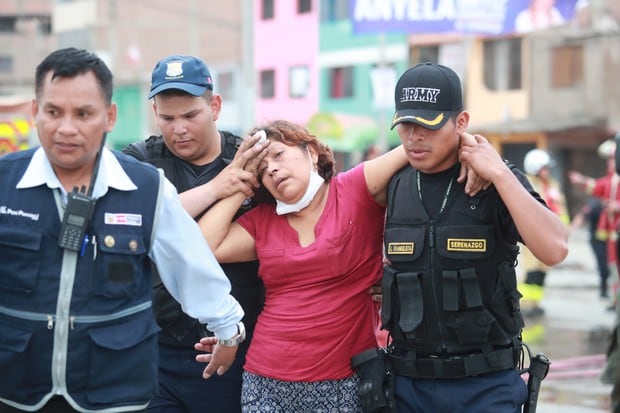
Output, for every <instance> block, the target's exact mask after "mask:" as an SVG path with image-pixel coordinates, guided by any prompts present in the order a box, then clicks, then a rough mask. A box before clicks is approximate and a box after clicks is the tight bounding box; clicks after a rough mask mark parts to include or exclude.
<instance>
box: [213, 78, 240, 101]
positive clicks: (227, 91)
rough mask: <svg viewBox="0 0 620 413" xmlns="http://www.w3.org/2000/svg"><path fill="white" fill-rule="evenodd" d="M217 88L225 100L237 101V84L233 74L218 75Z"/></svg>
mask: <svg viewBox="0 0 620 413" xmlns="http://www.w3.org/2000/svg"><path fill="white" fill-rule="evenodd" d="M215 86H216V88H217V90H218V93H219V94H220V95H222V98H224V100H235V98H236V96H235V83H234V76H233V73H232V72H221V73H218V74H217V80H216V82H215Z"/></svg>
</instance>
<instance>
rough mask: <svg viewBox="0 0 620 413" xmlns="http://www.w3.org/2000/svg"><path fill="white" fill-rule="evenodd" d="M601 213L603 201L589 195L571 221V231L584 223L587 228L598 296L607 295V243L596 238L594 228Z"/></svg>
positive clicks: (603, 296) (604, 296)
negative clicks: (597, 279) (597, 276)
mask: <svg viewBox="0 0 620 413" xmlns="http://www.w3.org/2000/svg"><path fill="white" fill-rule="evenodd" d="M602 213H603V203H602V202H601V200H600V199H598V198H595V197H591V198H590V199H589V200H588V202H586V203H585V204H584V205H583V206H582V207H581V209H580V210H579V212H578V213H577V214H576V215H575V216H574V217H573V220H572V221H571V231H575V230H576V229H577V228H579V227H581V226H582V225H583V224H584V223H585V224H586V227H587V230H588V239H589V241H590V246H591V247H592V252H593V254H594V258H595V260H596V268H597V270H598V274H599V296H600V297H601V298H608V297H609V285H608V280H609V265H608V260H607V243H606V242H605V241H601V240H599V239H598V238H596V228H597V227H598V223H599V221H600V217H601V214H602Z"/></svg>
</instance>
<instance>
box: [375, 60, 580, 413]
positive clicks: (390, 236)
mask: <svg viewBox="0 0 620 413" xmlns="http://www.w3.org/2000/svg"><path fill="white" fill-rule="evenodd" d="M394 99H395V109H396V110H395V113H394V117H393V120H392V127H396V128H397V132H398V135H399V137H400V140H401V142H402V145H403V147H404V149H405V152H406V154H407V158H408V165H407V166H406V167H405V168H403V169H401V170H400V171H399V172H398V173H397V174H396V175H394V177H392V179H391V180H390V182H389V185H388V189H387V194H386V196H387V197H386V199H387V213H386V223H385V236H384V249H385V253H386V257H387V259H388V260H389V261H390V264H389V265H387V266H386V267H385V269H384V275H383V307H382V313H381V316H382V321H383V326H384V328H387V330H388V331H389V332H390V336H391V340H392V341H391V343H390V346H389V351H390V352H389V360H390V362H391V366H392V370H393V372H394V374H395V385H394V392H395V401H396V410H397V411H398V412H399V413H412V412H416V413H420V412H437V411H446V412H452V413H469V412H494V413H517V412H521V407H522V405H523V404H524V403H525V402H526V399H527V397H528V391H527V386H526V384H525V382H524V381H523V379H522V378H521V377H520V371H519V369H518V368H517V367H518V366H519V361H520V359H521V358H520V355H521V344H522V343H521V339H520V336H521V330H522V328H523V325H524V323H523V319H522V316H521V313H520V307H519V297H520V295H519V293H518V291H517V281H516V272H515V265H516V257H517V254H518V246H517V243H518V242H523V243H524V244H525V245H527V246H528V248H530V249H531V250H532V252H533V253H534V254H535V255H536V257H537V258H538V259H540V260H541V261H542V262H544V263H545V264H547V265H553V264H556V263H559V262H561V261H562V260H563V259H564V258H565V257H566V255H567V253H568V244H567V229H566V228H565V226H564V225H563V223H562V222H561V220H560V218H559V217H558V216H557V214H555V213H554V212H553V211H551V210H550V209H549V208H548V207H547V206H546V205H545V201H544V200H543V199H542V198H541V197H540V196H539V195H538V194H537V193H536V192H535V191H534V189H533V188H532V186H531V185H530V184H529V182H528V180H527V178H526V176H525V175H524V174H523V172H521V171H519V170H518V169H517V168H516V167H514V166H513V165H510V164H508V163H506V162H505V161H503V160H502V158H501V157H500V155H499V154H498V153H497V151H496V150H495V149H494V148H493V146H492V145H491V144H490V143H489V142H488V141H487V140H486V139H485V138H484V137H483V136H481V135H474V137H475V140H474V142H473V143H471V144H470V143H469V142H468V141H467V142H463V141H462V139H460V138H462V136H463V134H464V132H465V130H466V129H467V126H468V123H469V113H468V112H467V111H465V110H464V107H463V100H462V89H461V82H460V79H459V77H458V75H457V74H456V73H455V72H454V71H453V70H452V69H450V68H449V67H446V66H443V65H438V64H433V63H422V64H418V65H416V66H414V67H412V68H410V69H408V70H407V71H405V72H404V73H403V74H402V75H401V77H400V78H399V80H398V82H397V84H396V88H395V95H394ZM459 142H461V144H460V149H459ZM459 157H460V159H461V161H462V162H466V163H467V164H468V165H469V166H470V167H471V168H472V169H473V170H475V171H476V173H477V174H479V176H480V177H481V178H483V179H485V180H487V181H489V182H490V183H491V186H490V187H489V188H488V189H486V190H483V191H481V192H480V193H479V194H478V195H476V196H474V197H468V196H465V195H464V193H463V192H464V191H463V188H462V183H460V182H459V181H458V180H457V179H456V177H457V172H458V170H459V167H460V163H459Z"/></svg>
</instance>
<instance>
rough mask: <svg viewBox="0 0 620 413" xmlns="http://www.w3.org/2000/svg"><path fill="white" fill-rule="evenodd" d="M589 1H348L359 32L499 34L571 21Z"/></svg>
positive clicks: (352, 18)
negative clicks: (577, 9)
mask: <svg viewBox="0 0 620 413" xmlns="http://www.w3.org/2000/svg"><path fill="white" fill-rule="evenodd" d="M585 3H587V1H585V0H349V12H350V16H351V20H352V21H353V31H354V32H355V33H378V32H398V33H470V34H487V35H500V34H507V33H514V32H520V33H523V32H528V31H532V30H539V29H545V28H548V27H551V26H556V25H560V24H564V23H568V22H569V21H570V20H572V19H573V17H574V15H575V11H576V8H578V7H581V5H583V4H585Z"/></svg>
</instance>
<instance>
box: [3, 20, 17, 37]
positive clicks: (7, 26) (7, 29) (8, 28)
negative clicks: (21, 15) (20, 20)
mask: <svg viewBox="0 0 620 413" xmlns="http://www.w3.org/2000/svg"><path fill="white" fill-rule="evenodd" d="M16 23H17V18H16V17H15V16H1V17H0V32H1V33H15V24H16Z"/></svg>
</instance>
